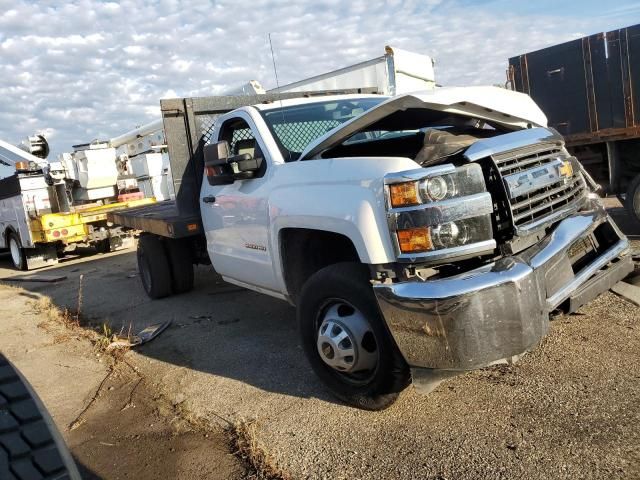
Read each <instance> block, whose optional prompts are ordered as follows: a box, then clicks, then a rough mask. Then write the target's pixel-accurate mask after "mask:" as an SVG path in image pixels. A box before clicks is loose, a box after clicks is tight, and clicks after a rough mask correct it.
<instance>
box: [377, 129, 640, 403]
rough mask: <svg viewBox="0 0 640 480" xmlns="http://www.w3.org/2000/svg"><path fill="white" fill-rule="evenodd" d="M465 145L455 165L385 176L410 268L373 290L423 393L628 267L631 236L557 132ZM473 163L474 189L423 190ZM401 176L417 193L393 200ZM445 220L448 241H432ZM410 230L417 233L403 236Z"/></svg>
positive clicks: (525, 338) (543, 326)
mask: <svg viewBox="0 0 640 480" xmlns="http://www.w3.org/2000/svg"><path fill="white" fill-rule="evenodd" d="M462 155H463V157H464V159H465V161H466V163H465V164H463V165H462V166H459V167H454V165H451V164H448V165H438V166H436V167H429V168H423V169H419V170H416V171H411V172H403V173H400V174H394V175H389V176H388V177H387V178H386V179H385V183H386V188H387V189H388V191H387V195H388V199H389V200H388V207H389V208H388V218H389V226H390V230H391V235H392V238H394V240H395V244H396V248H397V253H398V262H399V263H401V264H405V265H406V266H405V270H404V271H405V272H408V274H405V275H404V276H403V277H404V278H400V279H399V281H395V282H391V281H387V282H384V283H379V284H377V285H374V290H375V293H376V296H377V298H378V301H379V305H380V308H381V311H382V313H383V315H384V318H385V320H386V322H387V325H388V327H389V330H390V331H391V333H392V335H393V337H394V339H395V341H396V343H397V345H398V347H399V348H400V350H401V352H402V354H403V355H404V357H405V359H406V361H407V363H408V364H409V365H410V366H411V367H412V372H413V377H414V383H415V384H416V386H417V388H418V389H419V390H421V391H424V392H428V391H430V390H432V389H433V388H435V386H437V385H438V384H439V383H440V381H442V380H443V379H445V378H447V377H449V376H451V375H455V374H456V373H459V372H462V371H467V370H472V369H476V368H480V367H483V366H487V365H491V364H493V363H496V362H503V361H510V360H511V359H514V358H517V357H518V356H520V355H521V354H523V353H524V352H526V351H527V350H529V349H531V348H532V347H534V346H535V345H536V344H537V343H538V342H539V341H540V340H541V339H542V337H543V336H544V335H545V333H546V331H547V325H548V320H549V314H550V313H551V312H552V311H554V310H556V309H562V310H564V311H565V312H573V311H575V310H577V309H578V308H579V307H580V306H582V305H584V304H585V303H587V302H589V301H591V300H592V299H593V298H595V297H596V296H597V295H599V294H600V293H602V292H603V291H606V290H608V289H609V288H610V287H611V286H612V285H614V284H615V283H617V282H618V281H619V280H621V279H622V278H624V277H625V276H626V275H627V274H628V273H630V272H631V271H632V270H633V262H632V259H631V256H630V250H629V242H628V240H627V239H626V238H625V237H624V235H623V234H622V233H621V232H620V231H619V229H618V228H617V226H616V225H615V224H614V223H613V221H612V220H611V218H610V217H609V216H608V215H607V213H606V211H605V210H604V208H603V207H602V205H601V203H600V201H599V199H598V197H597V195H595V194H593V193H589V191H588V188H587V184H586V181H585V178H584V176H583V174H582V171H581V166H580V164H579V163H578V161H577V160H576V159H575V158H573V157H571V156H570V155H569V154H568V153H567V151H566V149H565V148H564V145H563V141H562V138H561V137H560V136H559V135H558V134H557V133H555V132H554V131H552V130H548V129H545V128H535V129H527V130H520V131H516V132H513V133H508V134H504V135H500V136H495V137H492V138H489V139H484V140H478V141H476V142H474V143H473V144H472V145H471V146H470V147H468V148H467V149H465V150H464V152H463V153H462ZM471 166H473V168H475V169H476V174H475V175H477V174H478V173H477V171H480V170H481V171H482V175H481V178H482V187H483V188H482V189H480V186H479V185H476V189H475V190H473V191H466V190H464V189H455V186H454V187H453V188H454V190H455V192H456V193H457V195H453V196H452V197H451V198H448V199H446V200H435V201H430V200H433V199H429V198H425V194H424V193H422V192H428V184H429V182H430V181H433V178H436V177H437V176H442V175H443V172H458V173H457V174H458V175H467V176H468V175H469V174H468V172H469V170H468V169H469V168H470V167H471ZM460 172H464V173H460ZM398 185H403V186H404V190H405V191H406V190H411V189H412V188H415V189H416V191H418V196H419V197H420V202H419V203H415V204H414V205H411V206H406V205H403V206H401V207H397V206H396V205H397V202H394V191H395V190H401V188H400V187H398ZM452 185H453V184H452ZM478 190H482V191H478ZM397 196H398V195H396V197H397ZM410 197H411V194H406V193H405V196H404V198H405V199H406V198H410ZM423 200H426V201H423ZM447 225H448V227H445V226H447ZM452 226H454V227H452ZM443 227H445V228H447V231H448V236H447V239H448V242H449V245H446V246H444V247H443V242H442V241H440V242H437V241H434V233H435V236H436V237H437V235H438V234H437V232H438V231H442V229H443ZM408 232H410V233H408ZM419 232H420V233H419ZM461 232H462V233H461ZM454 233H455V234H457V238H454V237H456V235H454ZM410 234H411V235H414V236H417V235H420V234H421V235H424V236H425V238H424V239H422V240H416V241H414V242H413V243H411V242H408V241H405V242H403V240H402V239H403V238H404V237H407V236H409V235H410ZM412 247H413V248H414V249H413V250H412ZM469 259H471V260H469ZM463 260H467V261H466V264H465V265H466V266H467V268H464V266H463V265H462V261H463ZM469 266H471V268H468V267H469ZM411 272H414V273H416V274H415V275H414V276H413V277H412V275H411Z"/></svg>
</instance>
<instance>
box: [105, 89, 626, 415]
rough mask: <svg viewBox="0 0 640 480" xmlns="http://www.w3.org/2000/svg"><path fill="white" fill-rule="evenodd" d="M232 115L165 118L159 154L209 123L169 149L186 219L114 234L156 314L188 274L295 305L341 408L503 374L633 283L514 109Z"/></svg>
mask: <svg viewBox="0 0 640 480" xmlns="http://www.w3.org/2000/svg"><path fill="white" fill-rule="evenodd" d="M293 96H294V95H291V97H293ZM256 100H261V101H256ZM234 101H236V102H238V103H240V102H241V101H240V100H238V99H236V100H233V101H232V100H230V99H229V98H226V99H220V98H218V99H216V100H215V101H214V100H207V101H205V100H203V99H190V100H183V101H182V104H180V103H179V102H173V103H165V104H164V105H163V112H166V116H165V130H167V129H168V130H169V131H168V132H167V138H168V139H170V138H172V134H171V132H170V130H171V129H172V128H174V127H173V125H180V128H182V129H184V126H185V125H194V126H198V116H197V115H195V114H193V112H195V111H197V110H198V109H200V111H201V112H202V117H201V118H205V115H206V116H207V117H206V118H207V119H208V122H209V127H208V128H202V127H203V125H202V123H201V124H200V129H195V130H191V133H189V132H187V133H186V135H185V136H184V138H186V139H187V140H188V139H192V141H191V142H190V147H189V148H188V149H186V150H185V149H184V143H186V144H189V141H187V142H183V143H180V142H175V143H174V147H173V148H174V152H173V155H174V158H175V159H177V160H179V159H180V158H184V159H185V161H184V162H183V163H182V164H181V165H180V164H179V165H177V168H173V165H172V170H173V171H174V174H175V172H176V171H180V168H182V171H183V172H185V175H184V176H183V177H182V179H181V184H180V185H177V188H176V191H177V197H178V198H180V197H181V196H182V198H194V206H195V208H193V209H192V210H191V211H187V212H185V213H183V214H181V213H180V212H179V209H178V210H172V208H170V207H169V206H164V207H163V206H160V207H157V208H156V207H154V208H156V210H155V212H156V213H154V212H152V211H149V210H148V209H147V210H146V211H140V212H139V213H138V214H136V213H135V212H131V211H129V212H123V213H119V214H114V215H113V218H114V220H113V221H115V222H116V223H119V224H121V225H125V226H130V227H132V228H133V227H135V228H138V229H142V230H145V229H146V230H147V232H148V233H147V234H145V235H143V236H141V237H140V241H139V246H138V263H139V268H140V270H141V278H142V281H143V285H144V286H145V289H146V291H147V293H149V295H150V296H151V297H154V298H157V297H163V296H167V295H169V294H171V293H180V292H184V291H187V290H189V289H190V288H191V287H192V286H193V271H192V267H191V264H192V263H193V262H200V261H203V262H204V261H207V260H209V261H210V262H211V264H212V265H213V267H214V268H215V269H216V271H217V272H218V273H219V274H220V275H222V277H223V278H224V279H225V280H226V281H228V282H230V283H234V284H236V285H240V286H243V287H246V288H250V289H253V290H256V291H259V292H262V293H265V294H269V295H272V296H274V297H277V298H281V299H283V300H286V301H288V302H290V303H291V304H293V305H295V306H296V309H297V317H298V322H299V326H300V333H301V344H302V346H303V348H304V351H305V353H306V356H307V358H308V360H309V362H310V364H311V367H312V368H313V370H314V371H315V372H316V373H317V375H318V376H319V377H320V378H321V379H322V380H323V382H324V383H325V384H326V385H327V386H328V387H329V389H330V390H331V391H332V392H333V393H334V394H335V395H337V396H338V397H339V398H341V399H342V400H344V401H345V402H347V403H349V404H351V405H355V406H357V407H360V408H365V409H372V410H376V409H381V408H385V407H387V406H389V405H391V404H392V403H393V402H394V401H395V399H396V398H397V397H398V394H399V393H400V392H401V391H402V390H403V389H404V388H405V387H406V386H407V385H408V384H409V383H410V382H411V381H413V383H414V384H415V385H416V387H418V388H419V389H420V390H421V391H423V392H428V391H431V390H432V389H433V388H435V387H436V386H437V385H438V384H439V383H440V382H441V381H443V380H445V379H446V378H448V377H450V376H452V375H456V374H458V373H461V372H464V371H469V370H473V369H476V368H480V367H483V366H486V365H490V364H493V363H496V362H505V361H506V362H511V361H514V360H515V359H517V358H518V357H519V356H521V355H522V354H524V353H525V352H526V351H528V350H529V349H531V348H534V347H535V346H536V344H537V343H538V342H539V341H540V340H541V339H542V338H543V337H544V335H545V333H546V331H547V327H548V322H549V315H550V314H551V313H552V312H554V311H556V310H563V311H566V312H572V311H575V310H577V309H578V308H579V307H580V306H581V305H583V304H584V303H586V302H588V301H590V300H591V299H593V298H595V296H597V295H598V294H599V293H601V292H603V291H605V290H607V289H608V288H609V287H610V286H611V285H613V284H614V283H615V282H617V281H618V280H620V279H622V278H623V277H624V276H626V275H627V274H628V273H629V272H630V271H631V270H632V269H633V263H632V259H631V256H630V251H629V243H628V240H627V239H626V238H625V237H624V235H623V234H622V233H621V232H620V231H619V229H618V228H617V226H616V225H615V223H614V222H613V221H612V220H611V218H610V217H609V216H608V215H607V213H606V211H605V210H604V208H603V207H602V205H601V204H600V202H599V199H598V197H597V195H595V194H594V193H593V192H591V191H590V187H589V184H588V180H587V178H586V176H585V175H584V174H583V172H582V167H581V165H580V163H579V162H578V161H577V160H576V159H575V158H574V157H572V156H571V155H570V154H569V153H568V152H567V150H566V148H565V147H564V141H563V139H562V137H561V136H560V135H559V134H558V133H557V132H556V131H554V130H553V129H550V128H547V127H546V117H545V116H544V114H543V113H542V111H541V110H540V109H539V108H538V107H537V106H536V104H535V103H534V102H533V101H532V100H531V99H530V98H529V97H528V96H526V95H523V94H520V93H517V92H511V91H507V90H504V89H499V88H495V87H465V88H442V89H434V90H431V91H426V92H417V93H412V94H405V95H398V96H395V97H390V98H387V97H384V96H376V95H363V94H356V95H340V96H316V97H312V98H305V97H302V98H286V97H285V96H280V95H278V96H275V97H274V96H271V97H269V96H266V97H265V96H263V97H257V98H254V99H253V102H252V103H251V104H249V99H244V100H243V103H242V104H240V105H237V108H235V109H233V110H231V111H225V112H220V114H219V115H215V116H214V115H212V112H216V110H215V108H214V107H215V105H226V106H228V105H230V104H233V102H234ZM197 104H199V106H198V105H197ZM169 107H171V108H169ZM181 108H182V110H180V109H181ZM190 111H191V112H192V113H191V114H190V113H189V112H190ZM181 112H182V114H184V117H183V118H181V117H180V115H181ZM192 114H193V118H190V115H192ZM212 116H214V119H213V122H211V117H212ZM176 118H177V120H176ZM174 121H175V123H174ZM211 125H213V127H211ZM202 131H204V132H205V134H204V135H203V134H202V133H200V132H202ZM194 132H197V133H194ZM180 148H182V149H183V150H180ZM181 151H182V152H183V153H184V152H186V153H187V154H188V155H184V154H183V153H182V154H181ZM169 153H170V156H171V155H172V144H171V141H169ZM181 155H182V157H181ZM177 163H180V162H179V161H178V162H177ZM187 174H189V175H192V177H193V178H191V179H189V175H187ZM198 176H199V177H198ZM196 183H197V184H199V187H200V188H199V192H197V193H196V192H195V191H194V186H195V184H196ZM181 190H182V192H181ZM158 208H164V209H165V213H164V214H163V213H159V210H158ZM167 212H170V213H167ZM145 227H146V228H145ZM187 232H191V234H188V233H187ZM199 252H200V253H199ZM203 252H204V253H203Z"/></svg>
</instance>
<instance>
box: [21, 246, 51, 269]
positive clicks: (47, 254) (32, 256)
mask: <svg viewBox="0 0 640 480" xmlns="http://www.w3.org/2000/svg"><path fill="white" fill-rule="evenodd" d="M24 253H25V257H26V258H27V270H33V269H34V268H42V267H48V266H51V265H55V264H57V263H58V251H57V249H56V246H55V245H54V244H47V245H38V246H37V247H36V248H25V249H24Z"/></svg>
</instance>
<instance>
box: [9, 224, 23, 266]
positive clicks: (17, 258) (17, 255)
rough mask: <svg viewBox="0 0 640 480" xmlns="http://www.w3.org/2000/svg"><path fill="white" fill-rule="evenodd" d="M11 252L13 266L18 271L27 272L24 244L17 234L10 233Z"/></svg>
mask: <svg viewBox="0 0 640 480" xmlns="http://www.w3.org/2000/svg"><path fill="white" fill-rule="evenodd" d="M8 240H9V252H10V253H11V261H12V262H13V266H14V267H15V268H16V269H17V270H26V269H27V255H26V253H25V251H24V248H22V243H21V242H20V238H18V235H17V234H16V233H15V232H11V233H9V236H8Z"/></svg>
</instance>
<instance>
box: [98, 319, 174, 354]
mask: <svg viewBox="0 0 640 480" xmlns="http://www.w3.org/2000/svg"><path fill="white" fill-rule="evenodd" d="M169 325H171V320H167V321H166V322H163V323H155V324H153V325H149V326H148V327H145V328H144V329H142V330H140V332H138V333H137V334H134V335H127V336H126V337H125V336H120V335H114V336H113V337H112V340H111V343H110V344H109V345H108V346H107V350H113V349H116V348H130V347H137V346H139V345H143V344H145V343H147V342H150V341H151V340H153V339H154V338H156V337H157V336H158V335H160V334H161V333H162V332H164V331H165V330H166V329H167V328H168V327H169Z"/></svg>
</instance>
